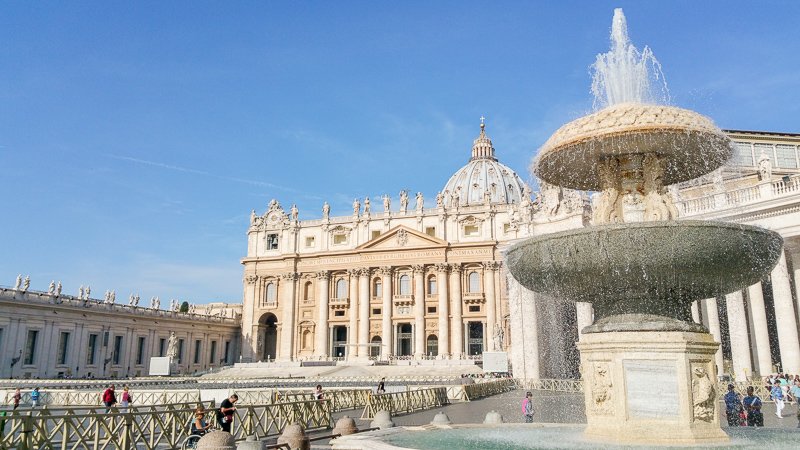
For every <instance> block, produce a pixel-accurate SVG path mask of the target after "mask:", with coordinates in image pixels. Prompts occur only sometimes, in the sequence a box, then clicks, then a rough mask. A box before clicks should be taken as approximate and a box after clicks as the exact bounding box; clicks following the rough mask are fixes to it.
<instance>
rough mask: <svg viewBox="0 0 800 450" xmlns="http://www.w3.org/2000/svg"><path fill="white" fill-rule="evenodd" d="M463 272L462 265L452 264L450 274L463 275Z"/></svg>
mask: <svg viewBox="0 0 800 450" xmlns="http://www.w3.org/2000/svg"><path fill="white" fill-rule="evenodd" d="M463 270H464V268H463V267H462V266H461V263H450V272H453V273H461V272H462V271H463Z"/></svg>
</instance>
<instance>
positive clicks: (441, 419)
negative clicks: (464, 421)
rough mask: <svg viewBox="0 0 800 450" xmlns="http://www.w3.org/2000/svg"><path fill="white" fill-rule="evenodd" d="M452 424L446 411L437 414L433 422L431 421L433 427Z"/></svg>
mask: <svg viewBox="0 0 800 450" xmlns="http://www.w3.org/2000/svg"><path fill="white" fill-rule="evenodd" d="M451 423H453V422H452V421H450V418H449V417H447V414H445V413H444V411H439V412H438V413H436V415H435V416H433V420H431V425H450V424H451Z"/></svg>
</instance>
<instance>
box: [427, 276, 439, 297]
mask: <svg viewBox="0 0 800 450" xmlns="http://www.w3.org/2000/svg"><path fill="white" fill-rule="evenodd" d="M436 294H437V292H436V275H431V276H429V277H428V295H436Z"/></svg>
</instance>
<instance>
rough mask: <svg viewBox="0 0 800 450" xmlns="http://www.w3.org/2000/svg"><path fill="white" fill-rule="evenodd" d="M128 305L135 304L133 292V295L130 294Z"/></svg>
mask: <svg viewBox="0 0 800 450" xmlns="http://www.w3.org/2000/svg"><path fill="white" fill-rule="evenodd" d="M128 305H129V306H133V293H131V295H129V296H128Z"/></svg>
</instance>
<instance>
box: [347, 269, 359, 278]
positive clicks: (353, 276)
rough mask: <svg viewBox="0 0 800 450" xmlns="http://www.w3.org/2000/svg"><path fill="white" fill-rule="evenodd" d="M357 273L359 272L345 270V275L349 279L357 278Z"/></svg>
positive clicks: (357, 270) (356, 270)
mask: <svg viewBox="0 0 800 450" xmlns="http://www.w3.org/2000/svg"><path fill="white" fill-rule="evenodd" d="M358 272H359V269H347V275H349V276H350V278H355V277H357V276H358Z"/></svg>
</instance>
